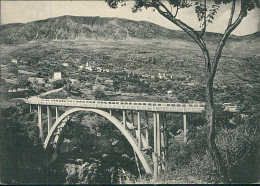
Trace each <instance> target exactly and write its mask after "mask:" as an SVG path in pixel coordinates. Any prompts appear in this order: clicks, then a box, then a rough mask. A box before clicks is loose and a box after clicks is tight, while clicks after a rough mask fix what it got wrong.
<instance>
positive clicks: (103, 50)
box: [0, 16, 260, 84]
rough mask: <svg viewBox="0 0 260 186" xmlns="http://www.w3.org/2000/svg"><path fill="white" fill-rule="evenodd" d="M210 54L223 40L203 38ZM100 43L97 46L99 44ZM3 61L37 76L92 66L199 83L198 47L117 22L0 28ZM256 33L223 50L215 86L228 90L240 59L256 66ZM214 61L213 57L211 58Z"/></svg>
mask: <svg viewBox="0 0 260 186" xmlns="http://www.w3.org/2000/svg"><path fill="white" fill-rule="evenodd" d="M204 37H205V40H206V43H207V46H208V49H209V51H210V52H211V54H213V53H214V52H215V50H216V44H217V43H218V40H219V39H220V37H221V34H218V33H206V34H205V36H204ZM97 41H98V42H97ZM0 43H2V45H1V46H0V50H1V58H0V60H1V61H9V60H10V59H11V58H14V59H18V60H23V61H27V62H30V65H32V66H28V65H25V66H24V67H23V68H24V69H29V70H30V71H32V72H35V71H41V70H42V69H38V68H39V65H42V66H46V65H47V64H48V65H51V68H52V69H57V70H62V71H64V73H70V72H69V71H68V69H66V68H65V67H63V66H61V64H62V63H64V62H67V63H69V65H70V68H75V69H77V67H78V66H79V65H83V64H85V63H86V62H87V61H92V62H93V63H94V64H95V65H96V66H102V67H104V68H110V69H114V70H117V71H122V70H124V69H125V70H130V71H132V72H134V73H137V74H143V73H148V74H151V75H157V74H158V73H159V72H166V73H169V74H174V75H176V76H178V75H180V74H182V75H190V76H191V78H192V79H193V80H196V81H198V82H203V74H204V73H203V72H204V62H203V57H202V53H201V50H200V49H199V47H198V46H197V45H196V44H195V43H194V42H193V41H192V40H191V39H190V38H189V37H188V36H187V35H186V34H185V33H184V32H182V31H174V30H170V29H166V28H163V27H161V26H158V25H156V24H153V23H149V22H144V21H132V20H127V19H120V18H101V17H75V16H62V17H57V18H50V19H46V20H40V21H34V22H30V23H27V24H21V23H17V24H8V25H2V26H0ZM258 43H259V32H257V33H254V34H251V35H247V36H241V37H238V36H231V37H230V38H229V40H228V42H227V45H226V47H225V48H224V50H223V54H222V59H221V61H220V64H219V70H218V72H217V77H216V81H217V82H219V81H221V82H223V83H224V84H229V83H230V82H234V81H236V76H234V74H235V73H239V72H240V71H241V70H243V69H239V68H238V65H239V63H240V62H241V61H243V60H244V59H250V60H254V61H259V54H258V53H259V49H260V48H259V47H260V46H259V45H258ZM212 57H213V56H212ZM68 75H69V74H68Z"/></svg>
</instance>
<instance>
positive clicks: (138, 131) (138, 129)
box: [137, 111, 142, 150]
mask: <svg viewBox="0 0 260 186" xmlns="http://www.w3.org/2000/svg"><path fill="white" fill-rule="evenodd" d="M137 134H138V135H137V139H138V146H139V149H140V150H142V139H141V138H142V136H141V117H140V112H139V111H138V112H137Z"/></svg>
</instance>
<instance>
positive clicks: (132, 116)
mask: <svg viewBox="0 0 260 186" xmlns="http://www.w3.org/2000/svg"><path fill="white" fill-rule="evenodd" d="M131 120H132V123H133V126H134V127H135V116H134V111H131Z"/></svg>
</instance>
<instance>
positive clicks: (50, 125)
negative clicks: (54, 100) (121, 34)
mask: <svg viewBox="0 0 260 186" xmlns="http://www.w3.org/2000/svg"><path fill="white" fill-rule="evenodd" d="M47 118H48V131H50V130H51V127H52V115H51V108H50V106H47Z"/></svg>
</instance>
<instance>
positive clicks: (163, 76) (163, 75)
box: [158, 73, 166, 79]
mask: <svg viewBox="0 0 260 186" xmlns="http://www.w3.org/2000/svg"><path fill="white" fill-rule="evenodd" d="M158 77H159V79H164V78H166V74H165V73H158Z"/></svg>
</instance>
